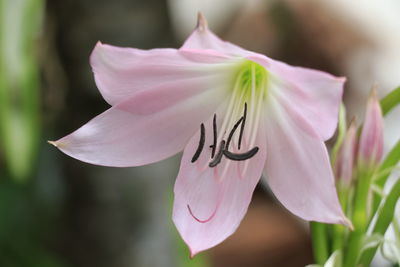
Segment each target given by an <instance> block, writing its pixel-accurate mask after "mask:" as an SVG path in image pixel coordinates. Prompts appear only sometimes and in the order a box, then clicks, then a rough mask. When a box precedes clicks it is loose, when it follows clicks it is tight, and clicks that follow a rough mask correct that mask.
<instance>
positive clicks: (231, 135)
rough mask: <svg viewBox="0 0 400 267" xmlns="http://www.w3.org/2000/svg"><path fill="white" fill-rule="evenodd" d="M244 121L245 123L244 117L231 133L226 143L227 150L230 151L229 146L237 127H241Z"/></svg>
mask: <svg viewBox="0 0 400 267" xmlns="http://www.w3.org/2000/svg"><path fill="white" fill-rule="evenodd" d="M242 121H243V117H241V118H240V119H239V120H238V121H237V122H236V124H235V125H234V126H233V128H232V130H231V132H230V133H229V136H228V141H226V149H227V150H228V149H229V144H230V143H231V140H232V137H233V134H234V133H235V131H236V129H237V127H239V124H240V123H241V122H242Z"/></svg>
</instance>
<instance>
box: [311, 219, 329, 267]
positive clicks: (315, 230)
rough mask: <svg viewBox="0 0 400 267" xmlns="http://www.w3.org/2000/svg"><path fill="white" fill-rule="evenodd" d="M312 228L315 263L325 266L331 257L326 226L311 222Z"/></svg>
mask: <svg viewBox="0 0 400 267" xmlns="http://www.w3.org/2000/svg"><path fill="white" fill-rule="evenodd" d="M310 228H311V238H312V244H313V252H314V259H315V262H316V263H317V264H320V265H324V263H325V262H326V261H327V260H328V257H329V254H328V238H327V231H326V225H325V224H323V223H318V222H311V223H310Z"/></svg>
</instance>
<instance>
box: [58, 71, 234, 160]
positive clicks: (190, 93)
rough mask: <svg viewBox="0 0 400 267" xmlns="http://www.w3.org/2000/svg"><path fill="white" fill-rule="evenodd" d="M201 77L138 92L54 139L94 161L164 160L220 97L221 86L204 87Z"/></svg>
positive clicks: (61, 146)
mask: <svg viewBox="0 0 400 267" xmlns="http://www.w3.org/2000/svg"><path fill="white" fill-rule="evenodd" d="M205 82H206V81H205V80H204V79H197V80H194V79H193V80H188V81H185V82H184V83H181V84H180V86H176V87H175V86H172V87H170V85H167V86H165V85H160V86H159V87H158V88H156V89H152V90H147V91H140V92H137V93H136V94H135V95H134V96H133V97H131V98H129V99H127V100H126V101H124V102H122V103H120V104H118V105H115V106H114V107H112V108H110V109H109V110H107V111H106V112H104V113H102V114H100V115H99V116H97V117H95V118H94V119H92V120H91V121H89V122H88V123H87V124H85V125H84V126H82V127H81V128H79V129H78V130H76V131H75V132H73V133H72V134H70V135H68V136H66V137H64V138H62V139H60V140H58V141H56V142H53V144H54V145H56V146H57V147H58V148H59V149H60V150H62V151H63V152H64V153H66V154H68V155H70V156H71V157H74V158H76V159H79V160H81V161H85V162H88V163H92V164H97V165H106V166H116V167H126V166H139V165H144V164H149V163H153V162H156V161H159V160H162V159H165V158H167V157H169V156H172V155H174V154H176V153H177V152H179V151H181V150H182V149H183V148H184V146H185V144H186V143H187V142H188V140H189V139H190V137H192V136H193V135H194V134H195V132H196V131H197V130H198V128H199V126H200V123H201V122H202V121H204V120H206V119H207V118H208V117H209V116H211V115H212V112H213V111H214V110H216V108H217V107H218V106H219V105H220V103H221V102H223V100H224V99H225V96H226V89H224V88H207V87H205V86H206V85H207V83H205ZM206 89H208V90H206Z"/></svg>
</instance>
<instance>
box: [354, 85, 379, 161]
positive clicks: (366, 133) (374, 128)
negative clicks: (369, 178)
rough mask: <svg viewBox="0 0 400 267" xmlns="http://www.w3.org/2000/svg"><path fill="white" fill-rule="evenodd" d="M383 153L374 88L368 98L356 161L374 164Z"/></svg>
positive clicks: (377, 102)
mask: <svg viewBox="0 0 400 267" xmlns="http://www.w3.org/2000/svg"><path fill="white" fill-rule="evenodd" d="M382 155H383V117H382V110H381V106H380V104H379V100H378V98H377V96H376V90H375V88H373V89H372V91H371V93H370V96H369V98H368V103H367V110H366V114H365V122H364V126H363V129H362V133H361V137H360V145H359V150H358V157H359V159H358V161H359V163H360V164H362V165H363V166H376V165H377V164H378V163H379V162H380V160H381V159H382Z"/></svg>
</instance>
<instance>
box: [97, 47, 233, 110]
mask: <svg viewBox="0 0 400 267" xmlns="http://www.w3.org/2000/svg"><path fill="white" fill-rule="evenodd" d="M227 59H228V58H227V57H226V56H224V55H222V54H220V53H217V52H215V51H214V52H212V51H209V52H207V51H179V50H176V49H152V50H140V49H135V48H122V47H116V46H111V45H105V44H102V43H100V42H98V43H97V45H96V47H95V48H94V50H93V52H92V55H91V57H90V63H91V66H92V69H93V72H94V77H95V81H96V84H97V87H98V88H99V90H100V92H101V94H102V96H103V98H104V99H105V100H106V101H107V102H108V103H109V104H111V105H115V104H117V103H119V102H122V101H124V100H126V98H127V97H130V96H132V95H134V94H135V93H136V92H138V91H141V90H148V89H151V88H154V87H157V86H158V85H159V84H164V85H168V84H172V83H173V84H179V83H180V82H183V81H185V80H187V79H192V78H194V77H197V78H200V77H203V78H205V79H211V78H214V79H219V78H220V77H221V76H222V75H224V74H225V73H226V72H225V71H224V68H225V67H226V68H229V67H230V65H229V63H227ZM212 66H215V67H221V68H222V69H218V70H219V71H216V69H215V68H213V67H212Z"/></svg>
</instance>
